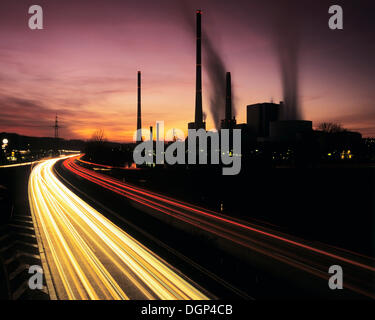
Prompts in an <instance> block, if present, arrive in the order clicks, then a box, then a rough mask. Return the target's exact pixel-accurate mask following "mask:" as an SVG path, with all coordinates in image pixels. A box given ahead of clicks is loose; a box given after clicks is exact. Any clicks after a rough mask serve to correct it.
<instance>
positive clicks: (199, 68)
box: [195, 10, 203, 129]
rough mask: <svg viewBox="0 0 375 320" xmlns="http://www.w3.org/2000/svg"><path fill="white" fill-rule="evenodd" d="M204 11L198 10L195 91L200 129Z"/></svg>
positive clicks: (196, 118)
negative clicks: (202, 20)
mask: <svg viewBox="0 0 375 320" xmlns="http://www.w3.org/2000/svg"><path fill="white" fill-rule="evenodd" d="M201 19H202V11H201V10H197V65H196V93H195V125H196V129H199V128H201V127H202V125H203V110H202V22H201Z"/></svg>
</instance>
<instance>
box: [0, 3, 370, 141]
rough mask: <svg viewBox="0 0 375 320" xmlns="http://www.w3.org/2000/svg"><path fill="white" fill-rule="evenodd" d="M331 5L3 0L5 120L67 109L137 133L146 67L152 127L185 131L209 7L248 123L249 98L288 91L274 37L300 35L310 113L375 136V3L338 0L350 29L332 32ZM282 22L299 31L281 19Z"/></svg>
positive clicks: (36, 119) (13, 127)
mask: <svg viewBox="0 0 375 320" xmlns="http://www.w3.org/2000/svg"><path fill="white" fill-rule="evenodd" d="M183 2H184V5H182V3H183ZM281 2H282V4H280V3H281ZM33 4H38V5H41V6H42V8H43V10H44V30H35V31H32V30H30V29H29V28H28V17H29V15H28V13H27V12H28V8H29V6H30V5H33ZM332 4H333V3H332V2H331V1H313V2H312V1H304V0H300V1H278V0H274V1H270V0H263V1H250V0H246V1H239V0H238V1H236V0H234V1H221V0H211V1H210V0H206V1H188V0H186V1H180V0H157V1H156V0H153V1H151V0H137V1H135V0H134V1H130V0H121V1H120V0H117V1H115V0H106V1H104V0H101V1H97V0H64V1H61V0H48V1H42V0H38V1H23V0H17V1H14V0H1V2H0V12H1V14H2V17H1V19H0V39H1V41H0V131H7V132H16V133H20V134H27V135H37V136H52V135H53V129H52V128H51V126H52V125H53V121H54V117H55V114H56V113H57V114H58V115H59V117H60V119H61V122H62V125H63V126H64V128H63V129H62V130H61V136H62V137H64V138H84V139H86V138H90V136H91V135H92V133H93V132H94V131H95V130H96V129H99V128H101V129H104V131H105V132H106V135H107V138H108V139H110V140H116V141H130V140H131V139H132V135H133V131H134V129H135V125H136V77H137V70H142V78H143V83H142V85H143V96H142V102H143V105H142V111H143V115H142V116H143V125H144V127H145V128H147V127H148V126H150V125H155V121H157V120H164V122H165V126H166V128H167V129H168V128H173V127H175V128H179V129H182V130H186V129H187V122H188V121H192V120H193V119H194V114H193V113H194V101H195V99H194V90H195V86H194V84H195V39H194V37H193V35H192V33H191V29H190V27H189V23H194V19H195V9H196V8H201V9H202V10H203V12H204V13H203V17H202V19H203V28H204V30H205V31H206V32H207V34H208V35H209V36H210V38H211V41H212V43H213V46H214V47H215V49H216V50H217V52H218V53H219V55H220V56H221V58H222V59H223V61H224V62H225V66H226V68H227V69H228V71H231V72H232V81H233V91H234V92H235V99H234V101H235V107H236V110H237V120H238V122H245V121H246V105H248V104H252V103H257V102H264V101H270V100H271V99H273V100H274V101H279V100H282V99H283V96H282V85H281V81H280V74H279V65H278V59H277V54H276V50H275V39H277V41H278V42H281V43H284V41H285V43H286V44H287V43H289V42H288V41H289V40H290V37H291V35H293V37H294V36H295V34H298V35H299V96H300V107H301V112H302V115H303V118H305V119H309V120H313V121H314V125H317V124H318V123H319V122H321V121H336V122H340V123H341V124H342V125H343V126H344V127H346V128H348V129H353V130H359V131H360V132H361V133H363V135H364V136H375V109H374V98H375V90H374V89H375V88H374V74H375V62H374V57H375V45H374V41H373V35H374V31H375V4H374V1H360V0H357V1H335V2H334V4H340V5H342V6H343V9H344V30H343V31H331V30H330V29H329V28H328V19H329V14H328V8H329V6H330V5H332ZM187 20H189V21H187ZM280 21H281V22H282V25H284V23H283V22H284V21H285V25H287V26H288V28H292V29H293V28H294V29H298V32H294V31H293V30H290V29H289V30H288V29H287V28H286V29H284V28H279V26H280ZM204 67H205V60H203V68H204ZM203 77H204V79H203V82H204V83H203V103H204V104H203V108H204V111H205V112H206V113H207V115H208V118H207V121H208V128H212V127H213V122H212V117H211V114H210V112H209V100H210V92H211V83H209V82H208V77H207V74H206V73H205V70H204V74H203Z"/></svg>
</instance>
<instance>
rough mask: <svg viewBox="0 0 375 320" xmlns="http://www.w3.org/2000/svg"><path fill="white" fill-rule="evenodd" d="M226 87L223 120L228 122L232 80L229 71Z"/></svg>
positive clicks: (230, 114)
mask: <svg viewBox="0 0 375 320" xmlns="http://www.w3.org/2000/svg"><path fill="white" fill-rule="evenodd" d="M226 82H227V89H226V98H225V121H226V122H227V123H229V122H230V121H231V120H232V80H231V76H230V72H227V76H226Z"/></svg>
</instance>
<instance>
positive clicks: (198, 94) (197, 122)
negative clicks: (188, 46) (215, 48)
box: [189, 10, 206, 130]
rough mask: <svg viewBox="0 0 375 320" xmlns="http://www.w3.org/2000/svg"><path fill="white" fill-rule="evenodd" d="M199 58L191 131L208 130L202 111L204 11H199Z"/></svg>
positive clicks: (197, 58) (197, 12)
mask: <svg viewBox="0 0 375 320" xmlns="http://www.w3.org/2000/svg"><path fill="white" fill-rule="evenodd" d="M196 14H197V57H196V89H195V119H194V122H191V123H189V129H196V130H198V129H206V123H205V122H204V121H203V109H202V10H197V11H196Z"/></svg>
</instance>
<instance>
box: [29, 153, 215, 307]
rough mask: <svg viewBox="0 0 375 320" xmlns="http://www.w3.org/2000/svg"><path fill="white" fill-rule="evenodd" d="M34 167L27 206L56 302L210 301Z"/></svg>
mask: <svg viewBox="0 0 375 320" xmlns="http://www.w3.org/2000/svg"><path fill="white" fill-rule="evenodd" d="M58 160H59V159H51V160H47V161H45V162H43V163H41V164H39V165H37V166H36V167H35V168H34V169H33V171H32V173H31V175H30V180H29V190H28V192H29V202H30V207H31V211H32V215H33V217H34V219H35V222H36V223H37V225H38V227H39V230H40V234H41V242H42V246H43V248H44V252H45V255H46V258H47V263H48V266H49V268H50V271H51V275H52V280H53V283H54V287H55V289H56V293H57V296H58V298H59V299H78V300H82V299H168V300H174V299H208V297H207V295H205V294H204V293H202V292H201V290H199V289H198V288H197V286H196V285H194V284H193V283H192V281H191V280H189V279H187V278H186V277H184V276H183V275H180V274H179V272H178V271H177V270H175V269H174V268H173V267H172V266H170V265H169V264H168V263H167V262H165V261H164V260H162V259H161V258H160V257H158V256H157V255H156V254H154V253H153V252H151V251H150V250H149V249H147V248H146V247H145V246H143V245H142V244H141V243H139V242H138V241H137V240H135V239H134V238H132V237H131V236H130V235H128V234H127V233H125V232H124V231H123V230H121V229H120V228H118V227H117V226H116V225H114V224H113V223H112V222H111V221H109V220H108V219H106V218H105V217H104V216H103V215H101V214H100V213H99V212H98V211H96V210H95V209H93V208H92V207H91V206H89V205H88V204H87V203H85V202H84V201H83V200H82V199H80V198H79V197H78V196H76V195H75V194H74V193H73V192H71V191H70V190H69V189H68V188H67V187H65V186H64V185H63V184H62V183H61V182H60V181H59V180H58V179H57V177H56V176H55V175H54V173H53V166H54V164H55V163H56V162H57V161H58Z"/></svg>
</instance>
